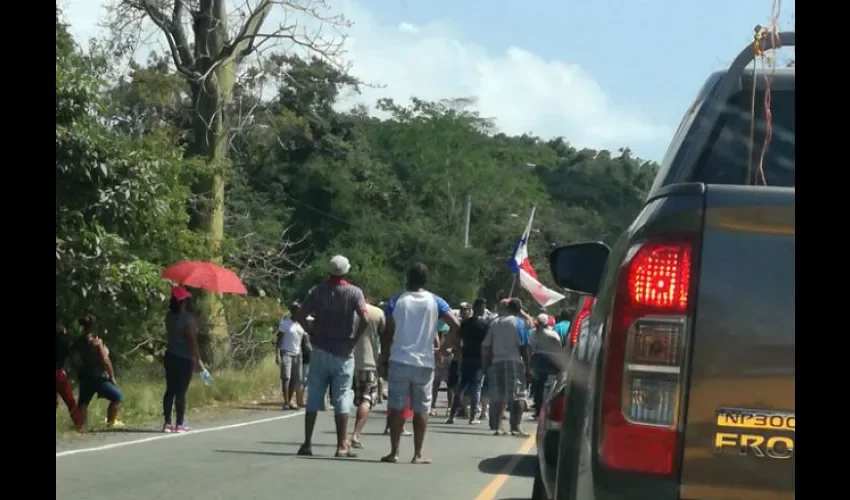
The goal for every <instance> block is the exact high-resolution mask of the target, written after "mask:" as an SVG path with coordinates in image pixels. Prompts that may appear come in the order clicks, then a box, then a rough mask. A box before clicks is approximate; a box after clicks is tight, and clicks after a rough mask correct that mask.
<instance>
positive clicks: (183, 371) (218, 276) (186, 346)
mask: <svg viewBox="0 0 850 500" xmlns="http://www.w3.org/2000/svg"><path fill="white" fill-rule="evenodd" d="M161 276H162V277H163V278H166V279H169V280H171V281H172V282H174V283H181V284H182V285H185V286H191V287H194V288H199V289H202V290H206V291H208V292H212V293H235V294H239V295H246V294H247V293H248V290H247V289H246V288H245V285H244V284H243V283H242V280H240V279H239V277H238V276H236V274H235V273H234V272H233V271H231V270H229V269H226V268H224V267H221V266H219V265H218V264H215V263H212V262H201V261H190V260H186V261H183V262H178V263H177V264H174V265H173V266H171V267H169V268H168V269H166V270H165V271H163V272H162V274H161ZM191 297H192V294H191V293H189V291H188V290H186V289H185V288H184V287H183V286H175V287H173V288H172V289H171V301H170V302H169V304H168V313H167V314H166V317H165V329H166V332H167V334H168V347H167V348H166V351H165V397H163V399H162V413H163V416H164V417H165V423H164V424H163V426H162V431H163V432H186V431H188V430H189V428H188V427H186V426H185V425H184V420H183V419H184V417H185V415H186V393H187V392H189V383H190V382H191V381H192V373H193V372H196V373H200V372H202V371H204V364H203V362H201V354H200V349H199V348H198V324H197V318H196V316H195V314H194V311H192V310H191V308H190V302H191V301H190V298H191ZM174 406H176V407H177V408H176V410H177V419H176V421H175V424H176V425H172V423H171V422H172V421H171V410H172V408H173V407H174Z"/></svg>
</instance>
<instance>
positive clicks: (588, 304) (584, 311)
mask: <svg viewBox="0 0 850 500" xmlns="http://www.w3.org/2000/svg"><path fill="white" fill-rule="evenodd" d="M595 302H596V299H595V298H593V297H587V298H586V299H584V303H583V304H582V305H581V310H580V311H579V312H578V313H577V314H576V317H575V319H573V322H572V324H571V325H570V347H571V348H572V347H574V346H575V345H576V342H577V341H578V334H579V332H581V325H582V323H584V322H585V321H587V318H589V317H590V311H591V309H593V304H594V303H595Z"/></svg>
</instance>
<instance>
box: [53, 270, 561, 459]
mask: <svg viewBox="0 0 850 500" xmlns="http://www.w3.org/2000/svg"><path fill="white" fill-rule="evenodd" d="M350 268H351V265H350V263H349V261H348V259H347V258H346V257H344V256H341V255H337V256H334V257H333V258H332V259H331V260H330V263H329V270H328V278H327V279H326V280H325V281H323V282H321V283H319V284H317V285H316V286H314V287H313V288H312V289H311V290H310V292H309V293H308V294H307V296H306V297H305V298H304V300H303V301H301V302H295V303H293V304H292V305H291V306H290V308H289V309H290V314H288V315H287V316H286V317H284V318H283V319H282V320H281V322H280V324H279V327H278V332H277V339H276V344H277V349H276V357H275V359H276V362H277V363H278V364H279V365H280V381H281V392H282V395H283V406H282V409H283V410H296V409H300V408H302V407H303V408H304V409H305V410H306V411H305V424H304V441H303V444H302V445H301V446H300V448H299V450H298V454H299V455H308V456H309V455H312V453H313V451H312V436H313V430H314V427H315V423H316V417H317V414H318V412H319V411H322V410H325V409H326V407H327V406H328V405H330V406H331V407H332V408H333V413H334V422H335V426H336V436H337V446H336V457H340V458H342V457H349V458H351V457H356V456H357V453H356V452H355V451H354V449H358V448H362V447H363V440H362V431H363V428H364V426H365V424H366V421H367V419H368V417H369V415H370V413H371V411H372V409H373V408H374V406H375V405H376V404H378V403H381V402H382V401H384V400H386V403H387V421H386V426H385V434H387V435H388V436H389V438H390V439H389V440H390V446H389V453H388V454H387V455H385V456H384V457H383V458H382V459H381V460H382V461H383V462H389V463H395V462H398V460H399V446H400V438H401V436H402V435H407V434H411V433H409V432H408V431H407V430H406V422H408V421H411V420H412V426H413V432H412V435H413V448H414V449H413V458H412V463H415V464H427V463H430V459H429V458H427V457H426V456H425V455H424V454H423V446H424V440H425V434H426V430H427V426H428V419H429V417H437V412H436V410H435V406H436V402H437V399H438V396H439V389H440V386H441V385H442V384H443V383H445V384H446V388H447V390H446V394H447V399H446V420H445V423H446V424H454V423H455V421H456V419H458V418H464V419H467V420H468V423H469V424H470V425H478V424H480V423H481V421H482V420H484V421H488V423H489V426H490V429H491V431H492V432H493V433H494V434H495V435H505V434H508V433H510V434H511V435H515V436H526V435H527V433H526V432H525V430H524V429H523V427H522V416H523V413H524V411H525V410H526V407H527V399H528V393H529V391H530V392H531V395H532V398H531V399H532V401H533V406H534V408H535V409H539V408H540V405H541V403H542V397H543V390H544V383H545V380H546V377H547V375H548V374H550V373H552V370H553V365H552V363H550V362H547V361H546V360H547V359H551V357H552V356H559V355H560V354H561V353H562V351H563V346H564V345H565V343H566V341H567V338H566V335H567V331H568V330H569V324H570V321H571V318H572V311H562V313H561V315H560V318H559V321H557V322H556V321H555V320H554V318H552V317H549V316H548V315H546V314H540V315H538V316H537V317H535V318H532V317H531V316H530V315H529V314H528V313H527V312H526V311H525V310H524V309H523V305H522V302H521V301H520V300H519V299H518V298H501V299H500V300H498V302H497V303H496V304H495V306H494V309H495V312H492V311H491V310H489V309H488V308H487V302H486V301H485V300H484V299H482V298H478V299H475V300H474V301H473V302H472V304H470V303H468V302H461V303H460V304H459V307H458V309H457V310H454V309H452V308H451V307H450V306H449V304H448V303H447V302H446V301H445V300H443V299H442V298H441V297H440V296H438V295H436V294H434V293H432V292H431V291H429V290H428V289H427V286H428V269H427V267H426V266H425V265H424V264H421V263H415V264H413V265H412V266H411V267H410V268H409V269H408V271H407V276H406V286H405V290H404V291H403V292H401V293H400V294H398V295H396V296H394V297H392V298H390V299H389V300H387V301H385V302H379V303H377V304H374V303H373V300H372V298H371V297H368V296H367V295H365V294H364V292H363V290H362V289H361V288H359V287H357V286H355V285H353V284H352V283H350V282H349V281H348V280H347V276H348V273H349V271H350ZM190 299H191V293H190V292H189V291H188V290H187V289H186V288H184V287H182V286H175V287H173V288H172V291H171V298H170V303H169V309H168V312H167V314H166V317H165V333H166V338H167V346H166V351H165V356H164V360H163V363H164V367H165V384H164V385H165V391H164V395H163V403H162V404H163V425H162V431H163V432H166V433H171V432H178V433H180V432H186V431H188V430H189V428H188V427H187V426H186V425H185V414H186V394H187V392H188V389H189V385H190V383H191V380H192V376H193V374H194V373H200V372H202V371H203V370H204V365H203V362H202V361H201V356H200V351H199V349H198V338H197V315H196V314H195V312H194V310H193V307H192V303H191V300H190ZM79 324H80V326H81V328H82V330H83V335H81V336H80V337H79V338H77V339H76V340H73V341H72V340H71V338H70V335H69V334H68V333H67V330H66V328H65V327H64V325H63V323H62V320H61V317H60V314H59V311H58V310H57V316H56V392H57V402H56V404H57V409H58V405H59V402H58V398H59V397H61V398H62V399H63V400H64V402H65V404H66V405H67V407H68V411H69V413H70V414H71V418H72V420H73V422H74V425H75V426H76V427H77V429H78V430H80V431H84V430H85V429H86V427H87V413H88V412H87V408H88V405H89V404H90V402H91V401H92V399H93V398H94V397H95V396H99V397H101V398H104V399H106V400H108V401H109V406H108V409H107V417H106V425H107V427H118V426H121V425H122V424H121V422H120V420H118V418H117V417H118V411H119V407H120V404H121V400H122V397H123V396H122V393H121V391H120V389H119V388H118V383H117V381H116V379H115V372H114V370H113V368H112V363H111V361H110V358H109V349H108V348H107V347H106V345H105V344H104V342H103V340H102V339H101V338H99V337H98V336H97V328H96V327H97V325H96V320H95V318H94V317H93V316H91V315H88V316H86V317H84V318H81V319H80V320H79ZM69 372H73V373H75V374H76V375H77V377H78V382H79V383H78V387H79V394H78V397H77V398H76V399H75V398H74V394H73V392H72V388H71V383H70V381H69V379H68V375H67V374H68V373H69ZM352 411H353V413H354V427H353V432H352V433H351V436H350V437H349V435H348V424H349V417H350V415H351V414H352ZM506 412H507V414H508V425H507V428H505V426H504V419H505V418H504V417H505V413H506Z"/></svg>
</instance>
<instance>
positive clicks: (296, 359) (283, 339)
mask: <svg viewBox="0 0 850 500" xmlns="http://www.w3.org/2000/svg"><path fill="white" fill-rule="evenodd" d="M299 307H300V304H299V303H298V302H295V303H293V304H292V305H291V306H290V308H289V311H290V316H284V318H283V319H282V320H280V325H279V326H278V328H277V356H276V357H275V361H276V362H277V364H279V365H280V390H281V392H282V393H283V407H282V409H284V410H290V409H292V410H297V409H298V405H299V404H301V403H303V402H304V384H303V383H302V381H303V380H304V368H303V364H302V358H301V346H302V343H303V342H304V340H305V337H306V336H307V332H306V331H305V330H304V327H302V326H301V325H300V324H299V323H298V322H297V321H295V320H294V319H293V318H294V316H295V314H296V312H297V311H298V309H299ZM292 396H296V400H297V403H296V404H292Z"/></svg>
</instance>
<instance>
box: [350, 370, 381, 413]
mask: <svg viewBox="0 0 850 500" xmlns="http://www.w3.org/2000/svg"><path fill="white" fill-rule="evenodd" d="M353 385H354V406H360V405H362V404H363V403H366V404H368V405H369V408H370V409H371V408H372V407H373V406H375V401H376V400H377V399H378V372H377V371H375V370H357V371H356V372H354V384H353Z"/></svg>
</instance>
